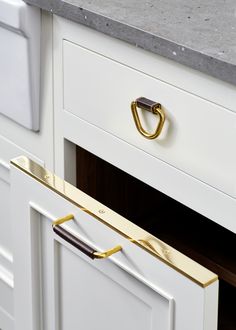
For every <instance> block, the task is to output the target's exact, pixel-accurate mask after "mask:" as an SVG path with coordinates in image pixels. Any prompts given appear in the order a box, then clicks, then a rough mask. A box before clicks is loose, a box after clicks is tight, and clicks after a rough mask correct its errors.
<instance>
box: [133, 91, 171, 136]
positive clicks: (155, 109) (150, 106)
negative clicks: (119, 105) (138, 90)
mask: <svg viewBox="0 0 236 330" xmlns="http://www.w3.org/2000/svg"><path fill="white" fill-rule="evenodd" d="M137 108H140V109H143V110H147V111H150V112H152V113H153V114H154V115H159V117H160V121H159V123H158V125H157V128H156V130H155V132H154V133H148V132H147V131H146V130H145V129H144V128H143V127H142V125H141V122H140V119H139V115H138V110H137ZM131 110H132V114H133V117H134V122H135V125H136V128H137V130H138V131H139V133H140V134H142V135H143V136H144V137H145V138H147V139H150V140H153V139H155V138H157V137H158V136H159V135H160V134H161V131H162V128H163V125H164V122H165V113H164V111H163V109H162V108H161V104H160V103H157V102H154V101H151V100H149V99H146V98H145V97H140V98H138V99H137V100H136V101H133V102H132V103H131Z"/></svg>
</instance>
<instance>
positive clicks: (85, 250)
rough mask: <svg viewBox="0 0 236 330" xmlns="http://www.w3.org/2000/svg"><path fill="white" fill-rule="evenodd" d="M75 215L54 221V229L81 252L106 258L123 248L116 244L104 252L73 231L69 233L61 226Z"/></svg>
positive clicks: (96, 257)
mask: <svg viewBox="0 0 236 330" xmlns="http://www.w3.org/2000/svg"><path fill="white" fill-rule="evenodd" d="M73 219H74V216H73V214H68V215H67V216H65V217H63V218H59V219H57V220H55V221H53V223H52V228H53V231H54V232H55V233H56V234H57V235H58V236H60V237H61V238H63V239H64V240H65V241H67V242H68V243H70V244H71V245H73V246H74V247H76V248H77V249H79V250H80V251H81V252H83V253H84V254H86V255H87V256H88V257H89V258H91V259H105V258H108V257H110V256H111V255H113V254H114V253H117V252H119V251H121V250H122V247H121V246H120V245H117V246H115V247H114V248H112V249H110V250H107V251H104V252H98V251H95V250H94V249H93V248H91V247H90V246H88V245H87V244H86V243H84V242H83V241H81V240H80V239H79V238H78V237H75V236H74V235H72V234H71V233H69V232H68V231H67V230H66V229H65V228H62V227H60V226H59V225H61V224H62V223H64V222H66V221H70V220H73Z"/></svg>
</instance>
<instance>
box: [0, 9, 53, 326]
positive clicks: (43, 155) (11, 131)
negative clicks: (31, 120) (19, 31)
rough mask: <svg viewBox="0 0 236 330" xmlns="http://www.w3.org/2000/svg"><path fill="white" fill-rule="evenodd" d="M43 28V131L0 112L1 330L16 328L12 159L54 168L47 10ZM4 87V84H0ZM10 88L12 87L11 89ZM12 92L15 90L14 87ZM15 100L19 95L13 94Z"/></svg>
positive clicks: (50, 40) (50, 57) (50, 47)
mask: <svg viewBox="0 0 236 330" xmlns="http://www.w3.org/2000/svg"><path fill="white" fill-rule="evenodd" d="M9 17H10V16H9ZM41 19H42V31H41V87H40V98H41V101H40V131H39V132H33V131H31V130H28V129H26V128H25V127H22V126H21V125H19V124H17V123H16V122H15V121H12V120H11V119H10V118H7V117H5V116H4V115H2V114H0V212H1V219H0V329H1V330H13V329H14V308H13V305H14V272H13V261H14V256H13V249H12V221H11V217H10V190H11V180H10V159H12V158H14V157H17V156H19V155H26V156H28V157H30V158H31V159H34V160H35V161H37V163H39V164H41V165H46V166H48V167H49V168H50V169H53V108H52V33H51V32H52V26H51V25H52V18H51V17H50V16H49V15H48V14H46V13H44V14H43V15H42V17H41ZM0 88H1V87H0ZM9 90H10V88H9ZM12 92H14V91H13V90H12ZM11 97H12V99H13V100H15V99H16V97H17V96H16V95H14V94H13V95H12V96H11Z"/></svg>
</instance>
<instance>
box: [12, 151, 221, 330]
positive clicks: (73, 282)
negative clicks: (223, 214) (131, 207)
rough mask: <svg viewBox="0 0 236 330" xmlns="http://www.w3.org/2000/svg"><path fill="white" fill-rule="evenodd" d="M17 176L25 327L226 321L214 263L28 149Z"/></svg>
mask: <svg viewBox="0 0 236 330" xmlns="http://www.w3.org/2000/svg"><path fill="white" fill-rule="evenodd" d="M11 182H12V195H11V205H12V219H13V228H14V229H13V238H14V258H15V262H14V271H15V273H14V274H15V288H14V290H15V325H16V328H15V329H16V330H22V329H24V330H32V329H44V330H46V329H50V330H52V329H55V330H57V329H63V330H68V329H70V330H75V329H78V327H80V328H81V329H86V330H94V329H104V330H105V329H106V330H108V329H111V328H112V329H114V330H120V329H125V330H128V329H133V328H135V329H139V330H143V329H153V330H154V329H160V330H164V329H165V330H173V329H175V330H184V329H186V330H188V329H189V328H190V327H191V329H192V330H203V329H204V330H207V329H211V330H216V329H217V297H218V281H217V276H216V275H215V274H214V273H212V272H210V271H208V270H207V269H205V268H203V267H202V266H200V265H199V264H197V263H196V262H194V261H192V260H191V259H189V258H187V257H185V256H184V255H182V254H181V253H179V252H177V251H176V250H174V249H172V248H171V247H169V246H168V245H166V244H165V243H164V242H161V241H159V240H158V239H157V238H155V237H154V236H152V235H151V234H149V233H147V232H145V231H144V230H142V229H141V228H139V227H137V226H136V225H134V224H133V223H131V222H129V221H128V220H126V219H125V218H123V217H121V216H119V215H118V214H116V213H115V212H113V211H112V210H110V209H108V208H107V207H105V206H104V205H102V204H100V203H98V202H97V201H96V200H94V199H92V198H91V197H89V196H88V195H86V194H84V193H83V192H82V191H80V190H78V189H76V188H75V187H74V186H72V185H70V184H68V183H67V182H65V181H63V180H62V179H60V178H58V177H56V176H55V175H54V174H52V173H51V172H49V171H47V170H45V169H44V168H43V167H41V166H39V165H37V164H36V163H35V162H33V161H30V160H29V159H28V158H26V157H20V158H18V159H15V160H13V161H12V166H11ZM22 187H24V188H23V189H24V193H23V194H22ZM68 214H72V215H73V216H74V219H73V221H69V222H66V223H64V224H61V225H60V226H59V225H58V226H56V228H57V230H58V227H59V232H61V235H65V239H62V238H61V237H59V236H58V235H56V234H55V233H53V229H52V221H54V220H56V219H57V218H60V217H62V216H66V215H68ZM71 235H72V238H71ZM68 237H69V241H68ZM78 240H80V241H82V242H83V244H84V245H85V247H84V246H83V252H84V253H88V254H89V255H91V253H93V252H91V250H92V251H103V250H107V249H110V248H113V247H114V246H119V245H120V246H121V247H122V250H121V251H119V252H116V253H114V254H113V255H112V256H110V257H109V258H107V259H94V260H91V259H90V258H89V257H88V256H87V255H85V254H84V253H83V252H81V251H82V250H81V251H80V250H79V249H78V245H81V242H80V244H79V243H78ZM70 243H72V244H70ZM22 297H24V304H22Z"/></svg>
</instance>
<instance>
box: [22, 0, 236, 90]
mask: <svg viewBox="0 0 236 330" xmlns="http://www.w3.org/2000/svg"><path fill="white" fill-rule="evenodd" d="M24 1H25V2H26V3H28V4H31V5H34V6H37V7H39V8H41V9H43V10H46V11H48V12H50V13H52V14H56V15H59V16H62V17H64V18H66V19H68V20H71V21H74V22H76V23H79V24H82V25H85V26H88V27H90V28H92V29H94V30H97V31H99V32H102V33H104V34H106V35H109V36H111V37H114V38H116V39H120V40H123V41H126V42H128V43H130V44H133V45H135V46H136V47H139V48H142V49H144V50H147V51H150V52H152V53H155V54H158V55H160V56H163V57H166V58H168V59H171V60H174V61H175V62H178V63H180V64H183V65H186V66H188V67H190V68H192V69H195V70H197V71H200V72H203V73H205V74H208V75H210V76H213V77H215V78H217V79H220V80H223V81H225V82H227V83H231V84H234V85H236V74H235V72H236V65H234V64H231V63H228V62H224V61H221V60H219V59H217V58H214V57H212V56H209V55H206V54H203V53H201V52H199V51H196V50H194V49H191V48H188V47H186V46H185V45H182V44H179V43H175V42H173V41H170V40H168V39H165V38H163V37H159V36H157V35H153V34H151V33H149V32H146V31H143V30H140V29H138V28H136V27H134V26H131V25H128V24H125V23H121V22H119V21H116V20H113V19H111V18H109V17H105V16H103V15H101V14H98V13H95V12H92V11H89V10H87V9H84V8H82V7H77V6H74V5H72V4H68V3H65V2H63V1H59V0H56V1H55V0H51V1H47V0H41V1H40V3H39V0H24Z"/></svg>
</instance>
